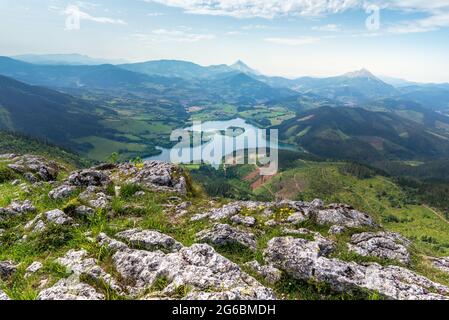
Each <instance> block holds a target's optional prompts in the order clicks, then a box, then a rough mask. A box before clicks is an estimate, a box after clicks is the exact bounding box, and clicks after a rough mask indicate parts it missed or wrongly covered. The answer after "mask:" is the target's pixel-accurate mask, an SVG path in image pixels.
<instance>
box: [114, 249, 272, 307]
mask: <svg viewBox="0 0 449 320" xmlns="http://www.w3.org/2000/svg"><path fill="white" fill-rule="evenodd" d="M113 261H114V265H115V268H116V270H117V271H118V272H119V273H120V275H121V277H122V278H123V279H126V280H128V281H130V282H132V283H134V286H133V287H132V288H129V291H130V292H131V293H132V294H133V295H134V296H138V295H140V294H142V293H143V292H145V291H146V290H147V289H148V288H151V287H152V286H153V284H154V283H155V282H156V281H157V279H159V278H160V277H164V278H165V279H166V280H167V286H166V287H165V288H164V289H163V290H162V291H161V292H160V294H161V295H163V296H168V297H170V296H173V295H176V291H177V288H180V287H182V286H185V287H188V288H189V289H190V293H189V294H188V295H187V296H186V297H184V299H192V300H193V299H220V298H227V299H238V300H241V299H258V300H267V299H274V298H275V297H274V294H273V292H272V291H271V290H270V289H268V288H265V287H263V286H262V285H261V284H259V283H258V282H257V281H256V280H255V279H254V278H252V277H250V276H249V275H247V274H246V273H244V272H242V271H241V270H240V268H239V267H238V265H236V264H235V263H233V262H231V261H229V260H228V259H226V258H224V257H223V256H221V255H219V254H217V253H216V252H215V250H214V249H213V248H212V247H210V246H209V245H206V244H195V245H193V246H192V247H189V248H182V249H181V250H179V251H178V252H174V253H169V254H164V253H163V252H161V251H154V252H148V251H143V250H133V249H122V250H119V251H117V252H116V253H115V254H114V255H113Z"/></svg>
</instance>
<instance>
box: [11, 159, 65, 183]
mask: <svg viewBox="0 0 449 320" xmlns="http://www.w3.org/2000/svg"><path fill="white" fill-rule="evenodd" d="M12 160H13V163H11V164H9V165H8V167H9V168H10V169H12V170H14V171H16V172H18V173H20V174H22V175H23V176H24V177H25V178H26V179H27V180H28V181H30V182H36V181H39V180H41V181H54V180H56V178H57V176H58V174H59V166H58V165H57V164H56V162H54V161H47V160H46V159H44V158H42V157H38V156H33V155H24V156H19V157H16V158H13V159H12Z"/></svg>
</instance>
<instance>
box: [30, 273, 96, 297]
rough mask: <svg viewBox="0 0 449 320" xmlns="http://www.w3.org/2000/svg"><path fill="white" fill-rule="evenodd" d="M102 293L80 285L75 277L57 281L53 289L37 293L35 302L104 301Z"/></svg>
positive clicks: (86, 285) (88, 286) (84, 284)
mask: <svg viewBox="0 0 449 320" xmlns="http://www.w3.org/2000/svg"><path fill="white" fill-rule="evenodd" d="M104 299H105V297H104V295H103V294H102V293H99V292H97V291H96V290H95V289H94V288H93V287H92V286H90V285H88V284H86V283H82V282H80V281H79V278H78V277H76V276H73V277H70V278H68V279H61V280H59V281H58V282H57V283H56V284H55V285H54V286H53V287H51V288H48V289H45V290H43V291H41V292H40V293H39V295H38V296H37V300H104Z"/></svg>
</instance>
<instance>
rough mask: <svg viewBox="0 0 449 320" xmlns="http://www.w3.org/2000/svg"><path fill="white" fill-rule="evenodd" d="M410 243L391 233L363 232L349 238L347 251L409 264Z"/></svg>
mask: <svg viewBox="0 0 449 320" xmlns="http://www.w3.org/2000/svg"><path fill="white" fill-rule="evenodd" d="M409 245H410V241H409V240H408V239H406V238H404V237H403V236H401V235H400V234H397V233H392V232H376V233H374V232H364V233H359V234H355V235H353V236H352V237H351V243H350V244H348V247H349V250H351V251H353V252H355V253H357V254H359V255H361V256H365V257H367V256H372V257H377V258H381V259H390V260H398V261H400V262H402V263H404V264H409V263H410V253H409V252H408V249H407V248H408V246H409Z"/></svg>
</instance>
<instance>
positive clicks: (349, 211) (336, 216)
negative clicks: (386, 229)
mask: <svg viewBox="0 0 449 320" xmlns="http://www.w3.org/2000/svg"><path fill="white" fill-rule="evenodd" d="M312 217H313V218H314V220H315V221H316V223H318V224H321V225H338V226H343V227H350V228H359V227H376V223H375V222H374V220H373V219H372V218H371V217H370V216H369V215H368V214H366V213H363V212H360V211H357V210H354V209H353V208H352V207H350V206H347V205H344V204H331V205H329V206H328V207H327V208H326V209H320V210H314V211H313V213H312Z"/></svg>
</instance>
